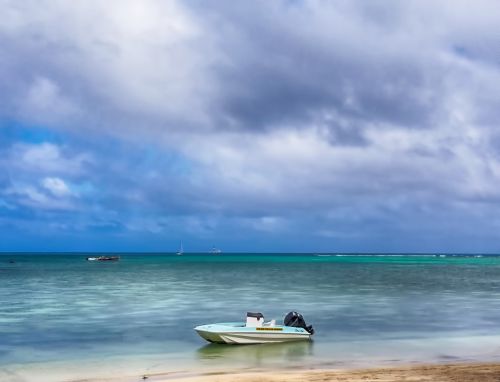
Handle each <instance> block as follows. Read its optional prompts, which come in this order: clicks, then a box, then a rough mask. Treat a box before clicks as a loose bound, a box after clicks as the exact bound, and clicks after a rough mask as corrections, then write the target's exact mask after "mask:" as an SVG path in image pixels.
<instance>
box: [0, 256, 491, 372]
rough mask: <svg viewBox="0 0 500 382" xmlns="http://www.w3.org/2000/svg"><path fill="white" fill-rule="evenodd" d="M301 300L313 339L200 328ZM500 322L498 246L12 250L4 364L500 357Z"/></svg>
mask: <svg viewBox="0 0 500 382" xmlns="http://www.w3.org/2000/svg"><path fill="white" fill-rule="evenodd" d="M10 259H12V260H14V261H15V262H14V263H9V261H8V260H10ZM291 310H297V311H299V312H301V313H303V314H304V316H305V319H306V321H307V322H308V323H312V324H313V325H314V327H315V329H316V334H315V336H314V341H313V342H312V343H307V342H306V343H295V344H285V345H279V344H278V345H258V346H244V347H234V346H233V347H228V346H221V345H208V344H206V343H205V342H203V340H202V339H201V338H199V337H198V336H197V334H196V333H195V332H194V331H193V330H192V328H193V327H194V326H196V325H200V324H206V323H213V322H221V321H222V322H223V321H226V322H227V321H241V320H243V318H244V315H245V313H246V312H247V311H260V312H262V313H264V315H265V316H266V320H267V319H272V318H275V319H278V320H281V319H282V318H283V317H284V315H285V314H286V313H287V312H289V311H291ZM499 322H500V258H498V257H492V256H483V257H463V256H448V257H434V256H422V255H419V256H417V255H414V256H404V255H400V256H361V255H343V256H335V255H331V256H317V255H313V254H304V255H271V254H269V255H254V254H238V255H230V254H223V255H201V254H200V255H196V254H188V255H184V256H175V255H137V254H135V255H122V257H121V260H120V261H119V262H87V261H85V255H84V254H80V255H75V254H68V255H47V254H44V255H36V256H34V255H7V254H6V255H4V256H0V338H1V340H0V366H2V365H3V366H8V365H14V364H18V365H19V364H21V365H26V364H29V363H33V362H46V361H52V362H66V361H68V362H74V361H75V360H78V362H84V361H85V360H95V359H100V360H103V359H112V358H113V359H120V360H122V361H123V360H126V359H130V358H131V357H133V358H134V359H136V360H137V359H140V360H141V362H142V363H140V365H141V366H140V367H146V365H149V366H148V368H151V367H153V366H154V365H159V366H158V367H162V368H165V367H166V365H167V364H169V363H170V364H171V365H175V366H176V367H181V365H182V367H183V368H186V367H187V368H190V367H195V366H201V367H212V366H220V365H224V364H231V365H233V366H241V367H265V366H279V365H302V366H304V365H308V364H311V365H313V364H314V365H316V366H318V365H319V366H321V365H323V366H325V365H326V366H328V365H330V366H332V365H333V366H335V365H348V364H356V363H368V364H369V363H370V362H373V363H381V362H382V363H383V362H396V361H404V362H413V361H438V362H439V361H449V360H463V359H465V360H472V359H477V360H494V359H498V357H499V355H500V350H499V347H498V346H497V344H498V343H500V342H499V341H498V338H499V337H500V329H499V324H498V323H499ZM155 362H156V363H155ZM152 365H153V366H152Z"/></svg>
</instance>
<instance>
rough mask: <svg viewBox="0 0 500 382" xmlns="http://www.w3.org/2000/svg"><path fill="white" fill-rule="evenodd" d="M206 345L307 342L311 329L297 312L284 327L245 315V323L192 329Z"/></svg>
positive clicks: (261, 317) (286, 319)
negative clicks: (208, 343)
mask: <svg viewBox="0 0 500 382" xmlns="http://www.w3.org/2000/svg"><path fill="white" fill-rule="evenodd" d="M194 330H196V332H197V333H198V334H199V335H200V336H201V337H202V338H204V339H205V340H207V341H208V342H215V343H222V344H261V343H275V342H288V341H300V340H310V339H311V336H312V335H313V334H314V329H313V327H312V326H311V325H306V323H305V321H304V318H303V317H302V315H301V314H299V313H297V312H290V313H288V314H287V315H286V317H285V319H284V325H277V324H276V321H275V320H271V321H269V322H264V316H263V315H262V313H251V312H248V313H247V320H246V322H224V323H217V324H209V325H201V326H197V327H196V328H194Z"/></svg>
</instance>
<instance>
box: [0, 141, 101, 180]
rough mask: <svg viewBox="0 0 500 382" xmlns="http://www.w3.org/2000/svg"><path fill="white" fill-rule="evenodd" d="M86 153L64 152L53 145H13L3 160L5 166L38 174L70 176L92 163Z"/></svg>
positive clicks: (82, 170) (90, 157)
mask: <svg viewBox="0 0 500 382" xmlns="http://www.w3.org/2000/svg"><path fill="white" fill-rule="evenodd" d="M92 160H93V159H92V156H91V155H89V154H87V153H71V152H70V151H69V150H68V151H67V152H66V150H64V149H63V148H62V147H61V146H59V145H56V144H53V143H40V144H25V143H17V144H14V145H13V146H12V147H11V148H10V149H9V150H8V151H7V157H6V158H5V159H4V161H5V166H6V167H11V168H13V169H20V170H23V171H27V172H36V173H38V174H47V175H50V174H72V175H78V174H81V173H83V172H84V169H85V166H86V165H87V164H89V163H92Z"/></svg>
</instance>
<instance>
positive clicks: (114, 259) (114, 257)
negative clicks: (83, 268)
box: [87, 256, 120, 261]
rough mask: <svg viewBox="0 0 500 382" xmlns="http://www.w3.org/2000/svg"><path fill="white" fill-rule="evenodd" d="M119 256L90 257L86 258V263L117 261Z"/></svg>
mask: <svg viewBox="0 0 500 382" xmlns="http://www.w3.org/2000/svg"><path fill="white" fill-rule="evenodd" d="M118 260H120V256H91V257H87V261H118Z"/></svg>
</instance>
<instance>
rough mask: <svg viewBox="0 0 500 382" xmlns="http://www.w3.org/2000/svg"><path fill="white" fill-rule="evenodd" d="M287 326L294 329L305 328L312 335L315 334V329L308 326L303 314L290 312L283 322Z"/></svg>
mask: <svg viewBox="0 0 500 382" xmlns="http://www.w3.org/2000/svg"><path fill="white" fill-rule="evenodd" d="M283 322H284V324H285V326H292V327H294V328H304V329H305V330H307V332H308V333H309V334H310V335H313V334H314V329H313V327H312V325H306V321H305V320H304V317H302V314H300V313H297V312H290V313H288V314H287V315H286V316H285V319H284V320H283Z"/></svg>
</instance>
